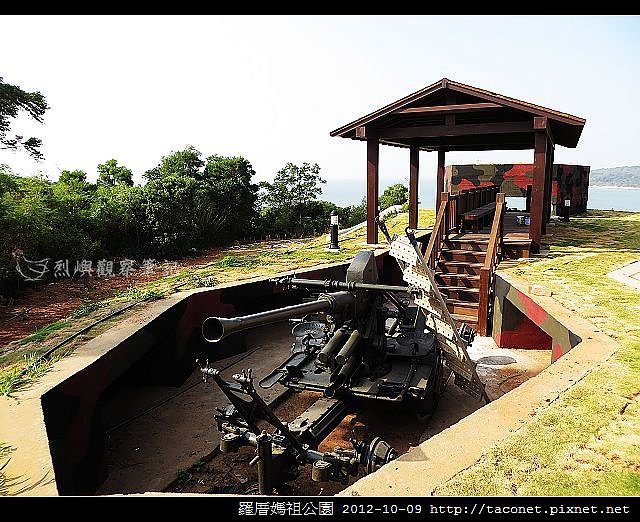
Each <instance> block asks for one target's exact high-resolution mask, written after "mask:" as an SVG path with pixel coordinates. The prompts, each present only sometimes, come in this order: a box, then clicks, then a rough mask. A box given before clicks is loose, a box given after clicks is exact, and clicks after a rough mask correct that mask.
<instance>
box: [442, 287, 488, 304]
mask: <svg viewBox="0 0 640 522" xmlns="http://www.w3.org/2000/svg"><path fill="white" fill-rule="evenodd" d="M438 289H439V290H440V292H441V293H442V294H444V295H445V297H447V298H450V299H455V300H457V301H464V302H474V303H475V302H478V300H479V299H480V290H479V289H478V288H468V287H466V286H440V285H438Z"/></svg>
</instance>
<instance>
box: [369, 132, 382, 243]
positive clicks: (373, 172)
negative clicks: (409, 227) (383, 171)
mask: <svg viewBox="0 0 640 522" xmlns="http://www.w3.org/2000/svg"><path fill="white" fill-rule="evenodd" d="M378 157H379V143H378V139H377V138H370V139H368V140H367V243H369V244H371V245H374V244H376V243H378V227H377V226H376V216H377V215H378Z"/></svg>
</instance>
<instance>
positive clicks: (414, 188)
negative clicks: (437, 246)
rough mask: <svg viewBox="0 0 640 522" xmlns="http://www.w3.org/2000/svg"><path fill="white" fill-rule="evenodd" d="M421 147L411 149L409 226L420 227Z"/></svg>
mask: <svg viewBox="0 0 640 522" xmlns="http://www.w3.org/2000/svg"><path fill="white" fill-rule="evenodd" d="M419 158H420V149H419V148H418V147H411V149H409V228H418V171H419Z"/></svg>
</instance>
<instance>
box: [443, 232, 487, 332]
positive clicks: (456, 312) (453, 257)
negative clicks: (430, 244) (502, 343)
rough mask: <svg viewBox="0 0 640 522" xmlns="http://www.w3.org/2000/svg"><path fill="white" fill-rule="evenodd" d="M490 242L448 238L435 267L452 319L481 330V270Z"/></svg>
mask: <svg viewBox="0 0 640 522" xmlns="http://www.w3.org/2000/svg"><path fill="white" fill-rule="evenodd" d="M487 245H488V241H475V240H473V239H468V238H465V239H464V240H460V239H458V240H450V239H445V241H444V242H443V245H442V249H441V251H440V256H439V259H438V262H437V263H436V268H435V280H436V284H437V285H438V289H439V290H440V293H441V294H442V295H443V297H444V298H445V299H446V300H447V307H448V308H449V312H450V313H451V317H452V318H453V319H454V320H455V321H456V322H460V323H466V324H468V325H469V326H471V327H472V328H474V329H475V330H477V329H478V305H479V302H480V270H481V269H482V267H483V266H484V261H485V257H486V255H487Z"/></svg>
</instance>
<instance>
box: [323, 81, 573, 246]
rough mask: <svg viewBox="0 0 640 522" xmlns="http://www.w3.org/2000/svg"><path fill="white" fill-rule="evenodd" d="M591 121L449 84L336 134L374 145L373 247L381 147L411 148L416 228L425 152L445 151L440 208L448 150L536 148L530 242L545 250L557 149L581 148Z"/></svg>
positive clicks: (370, 190)
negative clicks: (421, 161)
mask: <svg viewBox="0 0 640 522" xmlns="http://www.w3.org/2000/svg"><path fill="white" fill-rule="evenodd" d="M584 124H585V120H584V119H583V118H579V117H577V116H572V115H571V114H567V113H564V112H560V111H557V110H553V109H548V108H545V107H541V106H539V105H534V104H533V103H529V102H524V101H520V100H516V99H514V98H510V97H508V96H504V95H501V94H496V93H493V92H490V91H486V90H484V89H479V88H477V87H472V86H470V85H465V84H462V83H458V82H454V81H452V80H448V79H447V78H443V79H442V80H440V81H438V82H436V83H434V84H432V85H429V86H428V87H425V88H424V89H421V90H419V91H417V92H415V93H413V94H410V95H408V96H405V97H404V98H401V99H400V100H397V101H395V102H393V103H390V104H389V105H386V106H384V107H382V108H381V109H378V110H376V111H374V112H372V113H370V114H367V115H366V116H362V117H361V118H358V119H357V120H355V121H353V122H351V123H349V124H347V125H343V126H342V127H340V128H338V129H336V130H334V131H333V132H331V136H340V137H342V138H351V139H355V140H361V141H366V142H367V243H370V244H375V243H377V241H378V239H377V238H378V233H377V228H376V223H375V218H376V215H377V213H378V177H379V169H378V164H379V163H378V160H379V148H380V144H383V145H391V146H394V147H405V148H408V149H409V227H411V228H417V224H418V176H419V161H418V159H419V151H421V150H423V151H437V153H438V167H437V187H436V207H435V208H436V209H437V208H438V207H439V202H440V198H441V197H442V192H443V190H444V178H445V154H446V152H447V151H473V150H522V149H533V150H534V177H533V185H532V194H531V208H530V212H531V218H530V226H529V238H530V240H531V250H532V251H533V252H536V251H539V248H540V241H541V237H542V235H544V234H546V224H547V222H548V221H549V219H550V216H551V183H552V176H551V172H552V166H553V157H554V149H555V146H556V145H562V146H563V147H569V148H575V147H576V146H577V144H578V140H579V139H580V135H581V133H582V129H583V127H584Z"/></svg>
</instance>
